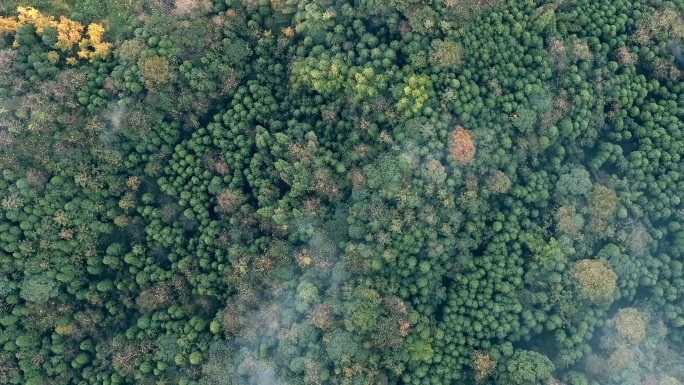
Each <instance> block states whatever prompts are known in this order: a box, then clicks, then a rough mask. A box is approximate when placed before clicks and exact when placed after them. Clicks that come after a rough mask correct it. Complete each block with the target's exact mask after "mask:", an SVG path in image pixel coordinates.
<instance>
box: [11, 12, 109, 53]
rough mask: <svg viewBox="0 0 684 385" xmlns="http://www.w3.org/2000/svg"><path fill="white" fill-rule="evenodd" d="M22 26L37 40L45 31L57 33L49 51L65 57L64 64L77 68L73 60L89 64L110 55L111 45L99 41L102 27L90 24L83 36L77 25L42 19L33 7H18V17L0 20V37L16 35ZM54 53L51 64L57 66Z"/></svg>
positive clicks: (73, 22) (48, 17) (61, 17)
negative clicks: (52, 30) (33, 33)
mask: <svg viewBox="0 0 684 385" xmlns="http://www.w3.org/2000/svg"><path fill="white" fill-rule="evenodd" d="M24 25H32V26H33V27H34V28H35V30H36V34H38V36H42V35H43V33H44V32H45V29H46V28H54V29H56V30H57V43H55V44H54V46H51V47H50V48H54V49H56V50H58V51H61V52H63V53H64V54H65V55H66V56H67V58H66V62H67V64H70V65H76V64H78V60H77V59H76V57H78V58H80V59H87V60H89V61H90V62H91V63H92V62H94V61H95V59H102V60H105V59H106V58H107V56H108V55H109V53H110V52H111V51H112V43H107V42H103V41H102V35H103V34H104V31H105V29H104V26H103V25H102V24H97V23H91V24H90V25H88V29H87V32H86V34H85V35H84V33H83V32H84V31H85V30H86V28H85V26H84V25H83V24H81V23H80V22H78V21H74V20H70V19H68V18H67V17H65V16H60V18H59V21H57V20H55V18H54V17H53V16H51V15H44V14H42V13H41V12H40V11H38V10H37V9H35V8H33V7H17V17H7V18H3V17H0V33H4V34H15V33H16V32H17V29H18V28H20V27H21V26H24ZM18 46H19V44H18V42H16V41H15V42H14V47H18ZM75 46H76V47H78V52H76V55H73V53H74V52H73V49H74V47H75ZM53 52H54V54H51V58H50V61H51V62H54V63H56V62H57V60H56V59H58V57H56V56H55V54H57V52H56V51H53Z"/></svg>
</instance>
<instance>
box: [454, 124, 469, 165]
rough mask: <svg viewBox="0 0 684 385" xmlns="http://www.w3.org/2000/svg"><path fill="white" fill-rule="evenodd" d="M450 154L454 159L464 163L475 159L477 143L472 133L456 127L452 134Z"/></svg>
mask: <svg viewBox="0 0 684 385" xmlns="http://www.w3.org/2000/svg"><path fill="white" fill-rule="evenodd" d="M449 153H450V154H451V157H452V158H454V159H456V160H459V161H462V162H467V161H470V160H472V159H473V157H474V156H475V142H474V141H473V137H472V135H471V134H470V131H468V130H466V129H465V128H463V127H461V126H457V127H456V129H455V130H454V132H452V133H451V144H450V145H449Z"/></svg>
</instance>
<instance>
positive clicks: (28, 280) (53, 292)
mask: <svg viewBox="0 0 684 385" xmlns="http://www.w3.org/2000/svg"><path fill="white" fill-rule="evenodd" d="M58 288H59V285H58V283H57V282H56V281H55V280H54V279H52V278H49V277H48V276H47V274H46V273H42V274H34V275H31V276H28V277H25V278H24V280H23V281H22V283H21V291H20V292H19V296H20V297H21V298H22V299H24V300H26V301H31V302H38V303H45V302H47V301H48V300H49V299H50V298H54V297H56V296H57V294H58V293H59V292H58Z"/></svg>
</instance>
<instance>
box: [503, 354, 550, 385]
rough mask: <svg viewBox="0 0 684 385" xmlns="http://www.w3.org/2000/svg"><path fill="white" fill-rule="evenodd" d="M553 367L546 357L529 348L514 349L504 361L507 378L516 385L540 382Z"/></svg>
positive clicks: (545, 378) (548, 375)
mask: <svg viewBox="0 0 684 385" xmlns="http://www.w3.org/2000/svg"><path fill="white" fill-rule="evenodd" d="M555 369H556V367H555V365H554V364H553V363H552V362H551V360H549V358H548V357H546V356H545V355H543V354H539V353H537V352H533V351H529V350H518V351H516V352H515V353H514V354H513V357H511V358H510V359H509V360H508V361H507V362H506V370H507V372H508V378H510V381H511V382H512V383H513V384H517V385H533V384H542V383H544V381H546V380H547V379H549V378H550V377H551V373H553V371H554V370H555Z"/></svg>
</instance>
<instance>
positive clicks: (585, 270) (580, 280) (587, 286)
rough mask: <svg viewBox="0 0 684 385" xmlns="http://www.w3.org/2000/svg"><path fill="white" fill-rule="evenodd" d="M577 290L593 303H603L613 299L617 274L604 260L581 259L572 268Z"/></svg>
mask: <svg viewBox="0 0 684 385" xmlns="http://www.w3.org/2000/svg"><path fill="white" fill-rule="evenodd" d="M572 275H573V277H575V279H576V283H577V290H578V292H579V294H580V296H582V297H583V298H585V299H587V300H589V301H590V302H593V303H595V304H600V305H605V304H609V303H610V302H612V301H613V294H614V293H615V289H616V285H617V275H616V274H615V272H614V271H613V270H612V269H611V268H610V267H608V266H607V265H606V263H605V262H603V261H600V260H595V259H583V260H581V261H579V262H577V263H576V264H575V266H574V267H573V268H572Z"/></svg>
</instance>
